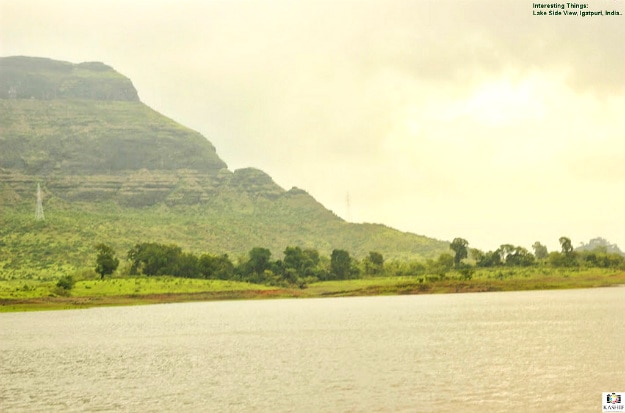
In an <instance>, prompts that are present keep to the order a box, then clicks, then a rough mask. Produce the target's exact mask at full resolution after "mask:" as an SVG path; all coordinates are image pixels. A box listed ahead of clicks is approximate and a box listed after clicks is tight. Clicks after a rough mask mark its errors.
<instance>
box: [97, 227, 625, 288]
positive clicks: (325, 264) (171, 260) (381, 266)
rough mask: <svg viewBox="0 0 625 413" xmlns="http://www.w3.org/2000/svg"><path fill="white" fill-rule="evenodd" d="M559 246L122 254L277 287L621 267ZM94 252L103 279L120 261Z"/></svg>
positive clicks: (143, 249)
mask: <svg viewBox="0 0 625 413" xmlns="http://www.w3.org/2000/svg"><path fill="white" fill-rule="evenodd" d="M559 242H560V246H561V251H552V252H549V251H548V250H547V247H545V246H544V245H542V244H541V243H540V242H535V243H534V244H533V245H532V249H533V252H530V251H529V250H527V249H526V248H523V247H520V246H514V245H512V244H502V245H501V246H500V247H499V248H497V249H496V250H494V251H486V252H484V251H482V250H479V249H477V248H469V242H468V241H467V240H465V239H463V238H455V239H454V240H453V241H452V242H451V243H450V252H447V253H442V254H441V255H440V256H439V257H438V258H436V259H429V260H426V261H417V260H413V261H391V262H385V260H384V256H383V255H382V254H381V253H379V252H376V251H371V252H369V254H368V255H367V256H366V257H365V258H363V259H362V260H357V259H355V258H354V257H352V256H351V255H350V253H349V252H348V251H346V250H343V249H334V250H333V251H332V253H331V255H330V256H329V257H328V256H324V255H321V254H320V253H319V251H318V250H316V249H314V248H301V247H299V246H289V247H286V249H285V250H284V251H283V258H282V259H274V258H273V257H272V253H271V251H270V250H269V249H267V248H262V247H254V248H252V249H251V250H250V251H249V252H248V253H247V255H246V256H245V257H241V258H239V259H238V260H237V261H236V263H235V262H234V261H233V260H231V259H230V257H229V256H228V255H227V254H222V255H215V254H209V253H204V254H201V255H196V254H193V253H190V252H184V251H182V249H181V248H180V247H179V246H177V245H174V244H159V243H154V242H144V243H138V244H136V245H135V246H134V247H132V248H131V249H130V250H129V251H128V253H127V255H126V258H127V260H128V261H129V265H130V267H129V270H128V272H129V274H130V275H140V274H142V275H146V276H159V275H169V276H174V277H187V278H204V279H220V280H236V281H247V282H251V283H258V284H268V285H275V286H299V287H301V288H304V287H305V286H306V285H307V283H310V282H315V281H326V280H345V279H352V278H359V277H361V276H362V275H373V276H378V275H424V274H429V275H432V276H436V277H439V278H444V277H445V275H446V274H447V273H448V272H450V271H457V272H458V273H459V274H460V275H461V277H462V278H464V279H470V278H472V275H473V273H474V271H475V269H477V268H492V267H531V266H539V265H540V266H551V267H601V268H623V269H625V257H624V256H623V255H621V254H619V253H615V252H608V250H607V249H606V248H605V247H602V246H599V247H596V248H594V249H592V250H586V251H575V250H574V248H573V246H572V243H571V240H570V239H569V238H568V237H561V238H560V239H559ZM96 251H97V252H98V254H97V257H96V267H95V270H96V272H97V273H98V274H100V277H101V278H104V277H105V276H106V275H110V274H112V273H113V272H114V271H115V270H116V269H117V268H118V266H119V259H117V258H116V257H115V252H114V251H113V249H112V248H111V247H109V246H107V245H105V244H98V245H97V246H96Z"/></svg>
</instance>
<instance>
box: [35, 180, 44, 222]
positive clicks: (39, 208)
mask: <svg viewBox="0 0 625 413" xmlns="http://www.w3.org/2000/svg"><path fill="white" fill-rule="evenodd" d="M44 219H46V218H45V216H44V215H43V197H42V195H41V186H40V185H39V184H37V209H35V221H43V220H44Z"/></svg>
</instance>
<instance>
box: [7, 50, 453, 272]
mask: <svg viewBox="0 0 625 413" xmlns="http://www.w3.org/2000/svg"><path fill="white" fill-rule="evenodd" d="M38 183H39V184H40V185H41V188H42V190H43V194H44V201H43V206H44V211H45V216H46V220H45V221H44V222H35V220H34V210H35V190H36V186H37V184H38ZM0 211H1V212H0V236H1V237H2V238H1V240H0V276H1V275H2V274H12V273H18V272H24V271H27V272H28V271H30V272H31V273H32V274H33V276H35V275H36V274H37V273H38V272H40V271H43V270H45V271H46V272H47V273H49V272H55V271H56V272H58V273H60V272H63V271H67V270H69V269H71V268H79V267H81V266H91V260H92V259H93V255H94V252H93V244H94V243H96V242H107V243H110V244H112V245H113V246H114V247H116V248H117V250H118V253H119V254H120V255H124V254H125V251H126V250H127V249H129V248H130V247H131V246H132V245H134V243H137V242H145V241H155V242H166V243H176V244H178V245H181V246H182V247H183V248H185V249H189V250H191V251H195V252H213V253H228V254H231V255H234V256H239V255H243V254H245V253H246V252H247V251H249V249H251V248H252V247H254V246H263V247H267V248H270V249H271V250H272V252H273V253H274V255H280V253H281V251H283V250H284V248H285V247H286V246H288V245H300V246H302V247H310V248H317V249H319V250H320V252H322V253H324V254H329V253H330V251H331V250H332V249H333V248H343V249H346V250H348V251H350V252H351V253H353V254H354V255H355V256H357V257H363V256H364V255H366V254H367V253H368V252H369V251H378V252H381V253H382V254H384V256H385V257H387V258H431V257H435V256H437V255H439V254H440V253H441V252H443V251H447V250H448V246H449V244H448V243H446V242H442V241H438V240H434V239H431V238H427V237H424V236H420V235H416V234H410V233H403V232H400V231H397V230H394V229H391V228H388V227H385V226H383V225H376V224H352V223H348V222H345V221H344V220H342V219H341V218H339V217H338V216H336V215H335V214H334V213H332V212H331V211H329V210H327V209H326V208H325V207H323V205H321V204H320V203H319V202H317V201H316V200H315V199H314V198H313V197H312V196H310V195H309V194H308V193H307V192H306V191H304V190H302V189H298V188H292V189H290V190H288V191H287V190H284V189H283V188H281V187H280V186H278V185H277V184H276V183H275V182H274V181H273V180H272V179H271V177H270V176H269V175H267V174H266V173H264V172H263V171H260V170H258V169H254V168H244V169H240V170H236V171H230V170H229V169H228V168H227V166H226V163H225V162H224V161H222V160H221V159H220V158H219V156H218V155H217V153H216V151H215V148H214V147H213V145H212V144H211V143H210V142H209V141H208V140H207V139H206V138H204V137H203V136H202V135H200V134H199V133H197V132H195V131H192V130H190V129H188V128H186V127H184V126H182V125H180V124H178V123H176V122H175V121H173V120H171V119H169V118H167V117H165V116H163V115H161V114H159V113H157V112H155V111H154V110H152V109H150V108H149V107H148V106H146V105H145V104H143V103H142V102H141V101H140V100H139V98H138V94H137V91H136V89H135V88H134V86H133V85H132V82H131V81H130V80H129V79H128V78H126V77H124V76H123V75H121V74H119V73H117V72H116V71H115V70H113V69H112V68H111V67H109V66H107V65H105V64H103V63H97V62H92V63H81V64H72V63H68V62H60V61H55V60H51V59H45V58H32V57H5V58H0Z"/></svg>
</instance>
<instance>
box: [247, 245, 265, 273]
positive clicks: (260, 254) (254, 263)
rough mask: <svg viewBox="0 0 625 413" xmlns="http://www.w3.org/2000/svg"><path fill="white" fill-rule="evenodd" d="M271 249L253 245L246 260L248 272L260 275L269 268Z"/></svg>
mask: <svg viewBox="0 0 625 413" xmlns="http://www.w3.org/2000/svg"><path fill="white" fill-rule="evenodd" d="M270 260H271V251H269V250H268V249H267V248H260V247H254V248H252V249H251V250H250V252H249V260H248V261H247V269H248V272H253V273H256V274H258V275H261V274H263V273H264V272H265V270H268V269H270Z"/></svg>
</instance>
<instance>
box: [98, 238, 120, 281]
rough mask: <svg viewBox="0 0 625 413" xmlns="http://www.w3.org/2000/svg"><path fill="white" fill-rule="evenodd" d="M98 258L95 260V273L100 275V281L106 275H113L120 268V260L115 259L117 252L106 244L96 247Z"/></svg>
mask: <svg viewBox="0 0 625 413" xmlns="http://www.w3.org/2000/svg"><path fill="white" fill-rule="evenodd" d="M95 249H96V251H98V256H97V257H96V259H95V263H96V265H95V272H97V273H98V274H100V279H104V276H105V275H111V274H113V272H114V271H115V270H116V269H117V267H118V266H119V260H118V259H117V257H115V251H113V249H112V248H111V247H109V246H108V245H106V244H98V245H96V246H95Z"/></svg>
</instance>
